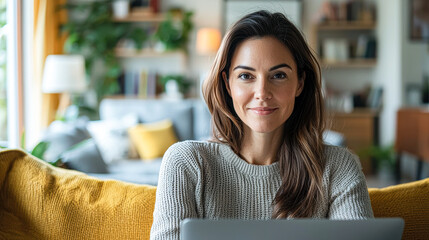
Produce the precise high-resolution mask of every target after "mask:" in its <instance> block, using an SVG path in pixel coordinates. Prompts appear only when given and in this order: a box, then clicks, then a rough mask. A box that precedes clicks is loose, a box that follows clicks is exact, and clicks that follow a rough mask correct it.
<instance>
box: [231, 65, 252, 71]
mask: <svg viewBox="0 0 429 240" xmlns="http://www.w3.org/2000/svg"><path fill="white" fill-rule="evenodd" d="M237 68H243V69H246V70H250V71H255V69H254V68H251V67H247V66H243V65H238V66H237V67H235V68H234V69H232V71H234V70H235V69H237Z"/></svg>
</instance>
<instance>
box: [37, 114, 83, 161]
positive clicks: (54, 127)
mask: <svg viewBox="0 0 429 240" xmlns="http://www.w3.org/2000/svg"><path fill="white" fill-rule="evenodd" d="M87 122H88V121H87V120H86V119H83V118H82V119H78V120H77V121H74V122H63V121H58V120H57V121H54V122H52V123H51V124H50V125H49V127H48V128H47V129H46V131H45V132H44V134H43V136H42V138H41V141H46V142H49V146H48V149H47V150H46V152H45V153H44V156H43V159H44V160H46V161H48V162H55V161H56V160H57V159H58V158H59V157H60V155H61V154H62V153H63V152H65V151H67V150H68V149H70V148H71V147H72V146H73V145H75V144H77V143H79V142H81V141H83V140H85V139H88V138H90V137H91V136H90V135H89V133H88V131H87V130H86V124H87Z"/></svg>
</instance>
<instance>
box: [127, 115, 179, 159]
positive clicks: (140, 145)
mask: <svg viewBox="0 0 429 240" xmlns="http://www.w3.org/2000/svg"><path fill="white" fill-rule="evenodd" d="M128 133H129V134H130V139H131V141H132V143H133V144H134V145H135V146H136V148H137V152H138V153H139V155H140V157H141V158H142V159H143V160H151V159H155V158H159V157H162V156H163V155H164V153H165V151H167V149H168V148H169V147H170V146H171V145H172V144H174V143H176V142H177V141H178V140H177V137H176V134H175V133H174V128H173V122H172V121H171V120H164V121H160V122H155V123H146V124H139V125H137V126H134V127H131V128H130V129H129V130H128Z"/></svg>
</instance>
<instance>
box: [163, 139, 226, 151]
mask: <svg viewBox="0 0 429 240" xmlns="http://www.w3.org/2000/svg"><path fill="white" fill-rule="evenodd" d="M227 146H228V145H226V144H222V143H217V142H212V141H196V140H187V141H183V142H177V143H175V144H173V145H171V146H170V147H169V149H168V150H167V152H175V153H181V154H192V153H202V152H213V151H218V150H219V149H223V148H225V147H227Z"/></svg>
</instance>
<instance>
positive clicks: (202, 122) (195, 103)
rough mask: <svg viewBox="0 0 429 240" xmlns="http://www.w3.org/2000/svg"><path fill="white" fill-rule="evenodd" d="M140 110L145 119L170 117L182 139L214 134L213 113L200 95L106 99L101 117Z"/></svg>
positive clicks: (198, 138) (120, 115)
mask: <svg viewBox="0 0 429 240" xmlns="http://www.w3.org/2000/svg"><path fill="white" fill-rule="evenodd" d="M127 114H137V115H138V117H139V119H140V121H141V122H143V123H150V122H156V121H160V120H164V119H170V120H171V121H172V122H173V125H174V128H175V131H176V134H177V137H178V138H179V140H181V141H183V140H202V139H206V138H208V137H209V136H210V113H209V111H208V109H207V106H206V104H205V103H204V101H202V100H200V99H184V100H176V101H172V100H163V99H104V100H103V101H101V104H100V119H101V120H107V119H117V118H120V117H122V116H124V115H127Z"/></svg>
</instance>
